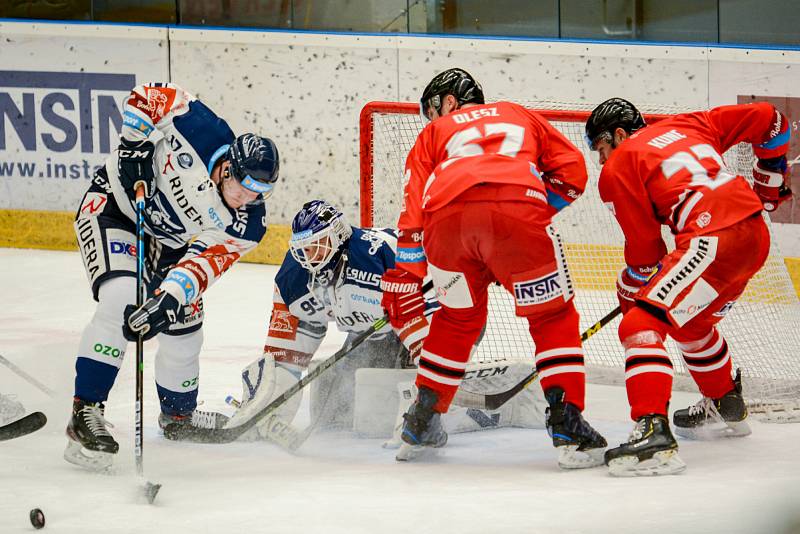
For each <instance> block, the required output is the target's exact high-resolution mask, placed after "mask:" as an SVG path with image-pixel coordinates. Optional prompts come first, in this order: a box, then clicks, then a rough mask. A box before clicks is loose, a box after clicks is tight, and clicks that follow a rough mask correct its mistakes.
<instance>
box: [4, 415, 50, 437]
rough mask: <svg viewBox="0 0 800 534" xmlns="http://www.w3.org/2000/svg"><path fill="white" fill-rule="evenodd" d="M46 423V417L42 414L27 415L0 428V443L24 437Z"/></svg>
mask: <svg viewBox="0 0 800 534" xmlns="http://www.w3.org/2000/svg"><path fill="white" fill-rule="evenodd" d="M46 423H47V417H46V416H45V415H44V414H43V413H42V412H33V413H29V414H28V415H26V416H25V417H23V418H21V419H17V420H16V421H12V422H11V423H8V424H7V425H3V426H0V441H6V440H8V439H14V438H18V437H21V436H26V435H28V434H30V433H32V432H36V431H37V430H39V429H40V428H42V427H43V426H44V425H45V424H46Z"/></svg>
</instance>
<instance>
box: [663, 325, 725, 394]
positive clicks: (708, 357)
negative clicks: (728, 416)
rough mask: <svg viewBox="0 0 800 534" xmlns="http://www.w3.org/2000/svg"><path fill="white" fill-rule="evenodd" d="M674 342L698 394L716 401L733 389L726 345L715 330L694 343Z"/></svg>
mask: <svg viewBox="0 0 800 534" xmlns="http://www.w3.org/2000/svg"><path fill="white" fill-rule="evenodd" d="M676 341H677V343H678V347H679V348H680V349H681V354H682V355H683V359H684V361H685V362H686V367H687V368H688V369H689V372H690V373H691V374H692V378H694V381H695V382H697V386H698V387H699V388H700V393H702V394H703V395H704V396H706V397H709V398H712V399H718V398H720V397H722V396H723V395H725V394H726V393H727V392H729V391H730V390H732V389H733V387H734V385H733V379H732V378H731V367H732V364H731V357H730V354H729V353H728V343H727V342H726V341H725V338H724V337H722V334H720V333H719V331H718V330H717V329H716V328H713V329H712V330H711V332H710V333H709V334H708V335H707V336H705V337H704V338H702V339H699V340H696V341H684V340H681V341H678V340H676Z"/></svg>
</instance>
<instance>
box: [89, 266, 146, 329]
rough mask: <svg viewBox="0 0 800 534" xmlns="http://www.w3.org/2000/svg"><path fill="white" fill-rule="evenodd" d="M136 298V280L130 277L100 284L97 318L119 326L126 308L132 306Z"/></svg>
mask: <svg viewBox="0 0 800 534" xmlns="http://www.w3.org/2000/svg"><path fill="white" fill-rule="evenodd" d="M135 296H136V279H135V278H133V277H130V276H119V277H116V278H110V279H108V280H106V281H105V282H103V283H102V284H100V290H99V293H98V302H97V309H96V311H95V317H96V318H97V319H100V320H108V321H113V322H114V323H115V324H119V323H120V322H121V321H122V314H123V312H124V311H125V306H127V305H128V304H132V303H133V302H134V300H135Z"/></svg>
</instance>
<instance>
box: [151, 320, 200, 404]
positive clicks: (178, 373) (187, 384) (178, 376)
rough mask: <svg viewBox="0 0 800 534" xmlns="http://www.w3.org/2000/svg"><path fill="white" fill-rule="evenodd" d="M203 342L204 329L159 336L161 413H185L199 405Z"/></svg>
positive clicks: (158, 383) (158, 378) (158, 377)
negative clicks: (200, 359) (198, 394)
mask: <svg viewBox="0 0 800 534" xmlns="http://www.w3.org/2000/svg"><path fill="white" fill-rule="evenodd" d="M202 345H203V331H202V329H200V330H196V331H194V332H192V333H190V334H184V335H181V336H169V335H166V334H161V335H159V336H158V352H156V358H155V377H156V389H157V390H158V398H159V400H160V401H161V411H162V412H164V413H166V414H168V415H182V414H187V413H191V412H192V411H193V410H194V409H195V407H196V406H197V387H198V381H199V376H198V375H199V374H200V362H199V356H200V348H201V347H202Z"/></svg>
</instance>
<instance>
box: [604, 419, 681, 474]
mask: <svg viewBox="0 0 800 534" xmlns="http://www.w3.org/2000/svg"><path fill="white" fill-rule="evenodd" d="M606 464H607V465H608V472H609V473H610V474H611V475H614V476H615V477H633V476H645V475H672V474H676V473H680V472H681V471H683V470H684V469H686V464H685V463H683V460H681V459H680V457H679V456H678V442H676V441H675V438H674V437H672V432H670V430H669V420H668V419H667V417H666V416H665V415H655V414H651V415H644V416H642V417H640V418H639V419H638V420H637V421H636V425H635V426H634V427H633V430H632V431H631V435H630V437H629V438H628V442H627V443H623V444H621V445H620V446H619V447H616V448H614V449H608V450H607V451H606Z"/></svg>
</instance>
